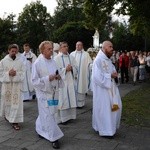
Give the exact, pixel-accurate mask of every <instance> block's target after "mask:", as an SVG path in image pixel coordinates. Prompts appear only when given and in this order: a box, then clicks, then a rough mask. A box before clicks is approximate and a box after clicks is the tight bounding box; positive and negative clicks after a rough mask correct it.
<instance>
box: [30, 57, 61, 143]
mask: <svg viewBox="0 0 150 150" xmlns="http://www.w3.org/2000/svg"><path fill="white" fill-rule="evenodd" d="M57 69H58V68H57V66H56V63H55V61H54V60H53V59H46V58H44V56H43V55H40V57H38V58H37V60H36V61H35V63H34V64H33V67H32V83H33V86H34V88H35V91H36V96H37V102H38V111H39V116H38V118H37V120H36V132H37V133H38V134H39V135H41V136H43V137H44V138H45V139H47V140H49V141H51V142H53V141H56V140H58V139H60V138H61V137H62V136H63V133H62V131H61V130H60V128H59V127H58V125H57V121H56V119H55V114H56V113H57V112H58V110H57V108H55V107H53V106H48V105H47V100H48V99H52V97H53V96H54V98H55V99H58V88H59V87H60V86H61V85H62V83H61V81H59V82H58V80H54V81H51V82H50V81H49V75H51V74H52V75H53V74H55V73H56V70H57ZM58 83H59V84H58ZM56 86H57V88H56V89H57V90H55V95H54V87H56ZM58 86H59V87H58Z"/></svg>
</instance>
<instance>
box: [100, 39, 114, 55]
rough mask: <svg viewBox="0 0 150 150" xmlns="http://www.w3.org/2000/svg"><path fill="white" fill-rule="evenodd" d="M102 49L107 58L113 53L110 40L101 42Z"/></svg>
mask: <svg viewBox="0 0 150 150" xmlns="http://www.w3.org/2000/svg"><path fill="white" fill-rule="evenodd" d="M102 50H103V52H104V53H105V54H106V56H107V57H108V58H110V57H111V56H112V54H113V44H112V43H111V42H110V41H104V42H103V44H102Z"/></svg>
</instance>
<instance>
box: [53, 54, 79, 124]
mask: <svg viewBox="0 0 150 150" xmlns="http://www.w3.org/2000/svg"><path fill="white" fill-rule="evenodd" d="M55 61H56V63H57V66H58V67H59V70H60V74H61V76H62V78H63V81H64V88H63V89H62V90H60V91H59V112H58V122H66V121H68V120H70V119H75V118H76V109H75V108H76V107H77V100H76V95H75V83H74V82H75V76H76V75H77V66H76V61H75V58H74V57H73V56H69V54H67V55H65V54H62V53H61V54H58V55H57V56H56V57H55ZM68 65H71V66H72V69H73V70H72V71H69V72H67V71H66V67H67V66H68ZM59 120H60V121H59Z"/></svg>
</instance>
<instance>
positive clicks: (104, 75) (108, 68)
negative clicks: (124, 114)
mask: <svg viewBox="0 0 150 150" xmlns="http://www.w3.org/2000/svg"><path fill="white" fill-rule="evenodd" d="M113 72H116V70H115V67H114V65H113V64H112V62H111V60H110V59H109V58H108V57H107V56H106V55H105V54H104V53H103V51H99V53H98V54H97V56H96V58H95V60H94V63H93V68H92V90H93V116H92V126H93V128H94V130H95V131H98V132H99V135H100V136H113V135H114V134H115V133H116V129H117V128H119V124H120V118H121V111H122V103H121V98H120V94H119V90H118V87H117V86H116V83H115V81H114V79H112V78H111V74H112V73H113ZM114 106H117V109H116V110H115V109H114Z"/></svg>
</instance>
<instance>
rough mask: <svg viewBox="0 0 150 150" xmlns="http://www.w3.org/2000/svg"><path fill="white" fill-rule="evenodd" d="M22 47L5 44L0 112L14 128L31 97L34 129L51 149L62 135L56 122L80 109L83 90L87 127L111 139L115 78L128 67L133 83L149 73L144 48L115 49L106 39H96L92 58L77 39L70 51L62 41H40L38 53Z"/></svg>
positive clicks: (115, 120)
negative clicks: (35, 110) (89, 108)
mask: <svg viewBox="0 0 150 150" xmlns="http://www.w3.org/2000/svg"><path fill="white" fill-rule="evenodd" d="M23 49H24V52H23V53H20V52H19V46H18V45H17V44H11V45H9V46H8V54H7V55H6V56H5V57H4V58H3V59H2V60H1V61H0V81H1V101H0V103H1V105H0V106H1V107H0V115H1V117H4V119H5V120H6V121H7V122H8V123H10V124H11V125H12V127H13V129H14V130H16V131H17V130H21V128H22V127H21V126H23V124H22V125H20V124H21V123H23V122H24V113H23V105H24V103H25V102H29V101H32V100H34V99H36V100H37V107H38V117H37V119H36V121H35V125H36V126H35V131H36V133H37V135H38V136H39V137H40V138H44V139H46V140H49V141H50V142H51V143H52V147H53V148H55V149H58V148H60V145H59V141H58V140H59V139H60V138H62V137H63V136H64V134H63V132H62V131H61V129H60V127H59V124H62V125H68V124H69V122H70V121H71V120H75V119H76V117H77V112H76V110H77V109H84V107H85V105H86V94H87V93H88V91H89V90H90V91H92V93H93V108H92V120H91V122H92V127H93V129H94V130H95V131H96V132H98V133H99V135H100V136H101V137H104V138H108V139H113V138H114V136H115V134H116V131H117V129H118V128H119V126H120V119H121V112H122V102H121V97H120V93H119V90H118V84H119V82H121V83H120V84H124V83H127V82H128V81H129V74H128V71H131V72H130V73H131V76H130V78H131V80H133V85H135V84H136V82H137V80H139V81H140V82H144V81H145V80H146V75H149V73H150V72H149V70H150V53H148V55H147V56H145V55H143V54H142V53H141V52H140V53H139V55H138V54H137V53H136V52H131V53H129V54H126V52H124V51H123V52H122V53H121V54H120V55H119V54H118V52H116V51H114V49H113V44H112V43H111V42H110V41H104V42H103V43H102V48H101V49H100V50H99V52H98V53H97V55H96V57H95V58H94V60H92V57H91V56H90V54H91V53H88V52H86V51H85V50H84V46H83V43H82V42H81V41H78V42H77V43H76V49H75V51H73V52H71V53H70V54H69V45H68V43H67V42H65V41H63V42H60V44H58V43H53V42H52V41H43V42H41V44H40V45H39V51H40V54H39V56H38V57H37V56H36V55H35V54H34V53H33V52H32V51H31V48H30V45H29V44H28V43H25V44H24V45H23ZM55 50H56V51H55ZM146 65H147V68H146ZM91 66H92V67H91ZM129 68H130V69H129ZM146 70H147V74H146ZM119 72H120V75H119ZM119 80H120V81H119ZM102 95H103V97H102Z"/></svg>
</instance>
